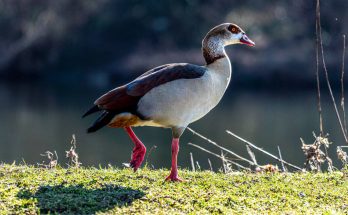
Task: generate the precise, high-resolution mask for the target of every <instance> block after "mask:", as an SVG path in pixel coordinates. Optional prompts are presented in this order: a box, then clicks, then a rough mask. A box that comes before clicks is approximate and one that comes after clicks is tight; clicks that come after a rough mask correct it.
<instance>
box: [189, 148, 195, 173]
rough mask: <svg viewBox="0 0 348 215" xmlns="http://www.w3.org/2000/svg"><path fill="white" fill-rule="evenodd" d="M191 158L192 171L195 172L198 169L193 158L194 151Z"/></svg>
mask: <svg viewBox="0 0 348 215" xmlns="http://www.w3.org/2000/svg"><path fill="white" fill-rule="evenodd" d="M190 160H191V167H192V171H193V172H195V171H196V169H195V162H194V160H193V155H192V152H190Z"/></svg>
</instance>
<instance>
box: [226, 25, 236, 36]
mask: <svg viewBox="0 0 348 215" xmlns="http://www.w3.org/2000/svg"><path fill="white" fill-rule="evenodd" d="M228 30H230V31H231V32H232V33H234V34H236V33H238V29H237V28H236V27H235V26H233V25H231V26H230V27H229V29H228Z"/></svg>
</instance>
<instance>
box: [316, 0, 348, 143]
mask: <svg viewBox="0 0 348 215" xmlns="http://www.w3.org/2000/svg"><path fill="white" fill-rule="evenodd" d="M316 23H317V24H316V25H317V40H319V45H320V51H321V59H322V63H323V68H324V74H325V80H326V84H327V87H328V89H329V92H330V97H331V100H332V103H333V105H334V108H335V112H336V116H337V119H338V122H339V124H340V127H341V130H342V133H343V136H344V140H345V141H346V143H348V139H347V134H346V132H345V129H344V127H343V124H342V120H341V116H340V113H339V112H338V108H337V105H336V101H335V97H334V95H333V92H332V88H331V83H330V79H329V73H328V71H327V67H326V62H325V56H324V47H323V40H322V34H321V22H320V0H317V7H316Z"/></svg>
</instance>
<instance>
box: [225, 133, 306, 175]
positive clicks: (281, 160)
mask: <svg viewBox="0 0 348 215" xmlns="http://www.w3.org/2000/svg"><path fill="white" fill-rule="evenodd" d="M226 132H227V133H228V134H229V135H232V136H233V137H235V138H237V139H239V140H241V141H242V142H244V143H246V144H248V145H249V146H251V147H252V148H254V149H256V150H258V151H260V152H263V153H264V154H266V155H268V156H270V157H272V158H274V159H276V160H277V161H280V162H284V163H285V164H286V165H288V166H291V167H293V168H295V169H297V170H302V169H301V168H300V167H298V166H295V165H294V164H291V163H289V162H286V161H284V160H283V159H280V158H278V157H277V156H275V155H273V154H271V153H269V152H267V151H265V150H263V149H261V148H259V147H257V146H255V145H254V144H252V143H251V142H249V141H247V140H245V139H243V138H241V137H239V136H238V135H236V134H234V133H232V132H231V131H229V130H226Z"/></svg>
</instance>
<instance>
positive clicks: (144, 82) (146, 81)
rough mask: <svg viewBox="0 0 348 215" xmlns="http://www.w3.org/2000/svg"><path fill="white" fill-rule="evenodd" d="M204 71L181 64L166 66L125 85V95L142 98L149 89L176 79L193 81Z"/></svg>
mask: <svg viewBox="0 0 348 215" xmlns="http://www.w3.org/2000/svg"><path fill="white" fill-rule="evenodd" d="M205 72H206V69H205V68H204V67H201V66H197V65H193V64H187V63H181V64H168V65H166V67H164V68H162V69H159V70H157V71H153V72H152V73H149V74H148V75H144V74H143V75H142V76H140V77H138V78H137V79H135V80H134V81H132V82H131V83H129V84H127V94H128V95H130V96H143V95H145V94H146V93H147V92H149V91H150V90H151V89H153V88H155V87H157V86H159V85H162V84H165V83H167V82H170V81H174V80H177V79H193V78H199V77H201V76H203V75H204V73H205Z"/></svg>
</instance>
